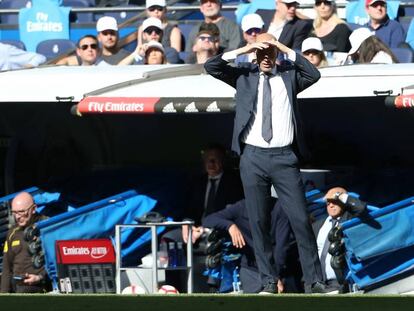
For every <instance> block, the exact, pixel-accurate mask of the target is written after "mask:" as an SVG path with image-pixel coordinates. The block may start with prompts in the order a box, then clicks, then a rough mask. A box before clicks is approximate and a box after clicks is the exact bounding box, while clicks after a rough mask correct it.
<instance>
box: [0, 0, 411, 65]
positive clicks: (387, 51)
mask: <svg viewBox="0 0 414 311" xmlns="http://www.w3.org/2000/svg"><path fill="white" fill-rule="evenodd" d="M221 1H222V0H200V1H199V11H200V12H201V14H202V16H203V20H200V21H198V22H195V23H194V26H193V27H192V29H191V30H190V31H189V33H188V34H184V33H182V32H181V30H180V27H178V26H179V25H178V22H177V21H169V20H168V19H167V3H166V0H146V1H145V8H146V9H145V14H146V16H147V18H146V19H145V20H144V21H143V22H142V23H139V25H138V28H137V41H136V49H135V51H133V52H132V53H131V52H129V51H127V50H125V49H124V47H123V46H120V34H119V29H118V27H119V25H118V23H117V20H116V19H115V18H114V17H111V16H103V17H101V18H100V19H98V21H97V23H96V33H91V34H88V35H86V36H83V37H82V38H81V39H80V40H79V41H78V42H77V48H76V51H74V52H73V53H72V54H71V55H67V56H66V57H60V59H58V60H56V61H54V63H55V64H58V65H103V64H106V65H107V64H109V65H131V64H134V65H135V64H149V63H153V61H148V59H147V54H151V53H155V52H157V53H158V54H160V57H158V61H156V63H159V64H177V63H189V64H192V63H199V64H201V63H204V62H205V61H206V60H207V59H208V58H210V57H212V56H214V55H216V54H219V53H222V52H226V51H230V50H234V49H236V48H238V47H240V46H243V45H245V44H251V43H252V42H254V41H255V36H256V35H258V34H260V33H262V32H268V33H271V34H272V35H273V36H275V38H277V39H278V40H279V41H280V42H282V43H283V44H284V45H286V46H287V47H289V48H292V49H294V50H296V51H298V52H302V53H304V54H307V55H308V56H309V55H311V54H312V55H314V54H315V55H316V58H320V59H321V60H320V62H319V63H318V66H319V67H324V66H327V65H341V64H344V63H348V64H349V63H363V62H380V63H395V62H398V60H397V58H396V56H395V55H393V53H392V49H393V48H397V47H403V48H407V49H410V47H409V45H408V44H407V43H405V35H406V34H405V30H404V28H403V27H402V25H401V24H400V23H399V22H398V21H397V20H392V19H390V17H389V15H388V11H387V2H386V0H365V10H366V12H367V14H368V16H369V21H368V23H367V24H365V25H362V26H358V27H356V25H349V24H347V23H346V22H345V21H344V20H343V19H341V18H340V17H339V16H338V14H337V7H336V3H335V1H334V0H315V3H314V11H315V12H314V13H315V14H314V15H315V18H314V19H313V20H312V19H310V18H308V17H307V16H304V15H303V14H302V13H301V12H299V10H297V9H298V6H299V0H275V1H276V9H275V10H263V9H259V10H257V11H256V14H247V15H245V16H244V18H243V19H242V20H241V25H238V24H237V23H236V22H235V21H234V20H232V19H229V18H227V17H226V16H228V15H225V16H224V15H223V14H222V2H221ZM118 2H119V1H118ZM118 2H117V3H110V1H109V2H108V3H99V4H97V6H98V5H99V6H105V5H113V6H115V5H123V3H121V2H119V3H118ZM137 4H141V5H144V2H143V3H137ZM359 27H361V28H363V29H365V30H360V29H357V33H356V34H355V35H353V37H354V38H357V39H355V40H357V41H358V40H359V41H360V40H361V39H360V38H362V37H363V39H364V40H365V39H367V42H366V43H363V42H362V41H361V42H359V41H358V46H357V47H356V46H355V42H354V43H353V45H352V48H351V44H352V42H351V41H350V38H351V33H352V30H351V29H355V28H359ZM368 31H369V35H368ZM362 33H363V34H364V35H361V34H362ZM95 36H96V37H95ZM313 37H314V38H318V39H319V40H320V42H321V44H322V50H321V49H320V47H319V43H318V41H316V40H311V41H307V42H311V43H312V44H311V47H312V48H309V46H308V48H307V50H305V49H304V47H303V46H302V43H303V42H304V40H305V39H308V38H313ZM96 40H97V41H98V44H95V41H96ZM370 41H372V43H371V44H370V45H369V48H371V46H374V47H375V51H376V53H375V54H377V53H379V54H378V55H376V57H374V56H375V55H371V56H368V57H366V56H361V55H360V54H361V53H363V51H364V50H365V48H364V46H365V45H366V44H367V43H368V42H370ZM154 42H158V43H160V44H159V45H158V44H155V43H154ZM149 43H151V49H149V47H148V44H149ZM307 44H308V45H309V44H310V43H307ZM315 47H316V48H315ZM305 48H306V44H305ZM3 50H7V49H3ZM149 50H151V53H150V51H149ZM10 51H11V49H10ZM312 52H314V53H312ZM5 53H6V52H4V53H3V54H5ZM23 54H24V52H23ZM340 54H343V55H342V56H339V57H338V56H337V55H340ZM371 54H372V53H371ZM335 55H336V56H335ZM384 55H385V57H384ZM387 55H388V57H387ZM380 56H381V57H380ZM12 57H14V56H12V54H10V57H8V58H9V59H11V58H12ZM18 57H19V60H16V61H15V62H14V64H13V66H9V65H3V66H2V67H1V69H2V70H6V69H10V68H21V67H26V66H28V65H30V64H26V63H25V62H26V60H25V57H22V56H21V55H19V56H18ZM27 57H30V55H29V54H28V56H27ZM3 59H6V57H4V56H3ZM22 59H23V60H22ZM20 60H22V61H20ZM243 61H254V55H250V56H248V57H247V56H246V55H244V57H243V58H242V59H237V60H236V63H238V62H243ZM3 62H4V61H3ZM10 62H13V61H12V60H10ZM43 62H44V61H43ZM43 62H38V63H36V64H34V66H36V65H39V64H41V63H43ZM16 63H17V64H16ZM32 66H33V64H32Z"/></svg>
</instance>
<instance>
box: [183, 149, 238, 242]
mask: <svg viewBox="0 0 414 311" xmlns="http://www.w3.org/2000/svg"><path fill="white" fill-rule="evenodd" d="M225 154H226V150H225V148H224V147H223V146H221V145H219V144H210V145H208V146H207V147H206V148H205V149H204V151H203V166H204V173H203V174H202V175H201V176H197V177H195V178H194V179H193V180H192V181H191V182H190V188H189V191H188V196H189V202H188V204H187V209H186V212H185V217H186V218H190V219H192V220H194V224H195V226H194V227H193V242H194V241H196V240H197V239H198V238H199V237H200V235H201V234H202V232H203V230H202V227H201V226H200V225H201V223H202V219H203V218H204V217H206V216H208V215H209V214H211V213H214V212H217V211H219V210H222V209H224V208H225V207H226V205H227V204H231V203H235V202H237V201H239V200H240V199H242V198H243V190H242V185H241V181H240V177H238V176H235V175H234V174H232V173H230V172H227V171H225V170H224V158H225ZM187 228H188V227H187V226H184V227H183V240H184V242H187V236H188V231H187Z"/></svg>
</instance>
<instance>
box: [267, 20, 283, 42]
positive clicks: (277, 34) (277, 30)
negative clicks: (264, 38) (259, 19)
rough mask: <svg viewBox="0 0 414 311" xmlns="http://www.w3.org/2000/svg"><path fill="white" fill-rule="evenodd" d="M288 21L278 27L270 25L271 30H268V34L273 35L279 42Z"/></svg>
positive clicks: (273, 24)
mask: <svg viewBox="0 0 414 311" xmlns="http://www.w3.org/2000/svg"><path fill="white" fill-rule="evenodd" d="M286 23H287V21H286V20H285V21H283V23H280V24H278V25H276V24H275V23H273V22H272V23H270V25H269V29H268V30H267V33H270V34H271V35H273V36H274V37H275V38H276V39H277V40H279V37H280V34H281V33H282V30H283V27H285V25H286Z"/></svg>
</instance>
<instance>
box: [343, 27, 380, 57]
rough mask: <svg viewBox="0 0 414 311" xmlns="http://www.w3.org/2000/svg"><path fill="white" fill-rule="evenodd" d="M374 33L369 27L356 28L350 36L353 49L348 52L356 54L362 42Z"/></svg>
mask: <svg viewBox="0 0 414 311" xmlns="http://www.w3.org/2000/svg"><path fill="white" fill-rule="evenodd" d="M373 35H374V33H373V32H371V30H369V29H368V28H358V29H355V30H354V31H353V32H352V33H351V35H350V36H349V42H351V49H350V50H349V52H348V55H351V54H354V53H355V52H356V51H358V49H359V47H360V46H361V44H362V42H364V41H365V40H366V39H368V38H369V37H371V36H373Z"/></svg>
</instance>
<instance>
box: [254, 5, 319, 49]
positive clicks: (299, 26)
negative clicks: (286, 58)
mask: <svg viewBox="0 0 414 311" xmlns="http://www.w3.org/2000/svg"><path fill="white" fill-rule="evenodd" d="M298 1H299V0H276V5H277V6H276V10H258V11H256V13H257V14H259V15H260V16H261V17H262V18H263V21H264V23H265V26H264V27H265V30H266V29H267V32H268V33H270V34H272V35H273V36H274V37H275V38H276V39H277V40H278V41H280V42H281V43H283V44H284V45H286V46H287V47H289V48H291V49H293V50H300V48H301V45H302V42H303V40H305V39H306V38H307V37H308V36H309V33H310V31H311V28H312V24H311V23H310V21H309V20H304V19H301V18H300V17H299V16H298V15H299V14H298V12H297V10H296V8H297V6H298V4H299V2H298Z"/></svg>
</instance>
